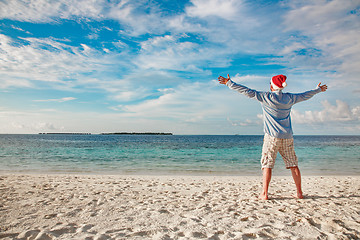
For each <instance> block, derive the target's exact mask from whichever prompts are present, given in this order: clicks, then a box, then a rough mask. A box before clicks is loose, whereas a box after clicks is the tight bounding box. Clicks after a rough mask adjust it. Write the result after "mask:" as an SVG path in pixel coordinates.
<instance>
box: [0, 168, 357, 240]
mask: <svg viewBox="0 0 360 240" xmlns="http://www.w3.org/2000/svg"><path fill="white" fill-rule="evenodd" d="M261 180H262V179H261V176H260V175H259V176H184V175H183V176H153V175H151V176H150V175H147V176H143V175H140V176H139V175H78V174H14V173H8V174H0V194H1V196H3V198H2V199H0V212H1V215H0V239H59V238H60V239H86V238H89V239H90V238H91V239H194V238H196V239H248V238H271V239H279V238H280V239H299V238H300V239H316V238H329V239H339V238H340V239H356V238H360V230H359V229H360V221H359V219H358V213H359V212H360V194H359V191H360V176H317V177H315V176H310V177H303V191H304V196H305V199H294V198H293V197H292V195H294V193H295V186H294V184H293V181H292V178H291V176H274V177H273V179H272V182H271V185H270V190H269V194H270V198H271V199H270V200H268V201H261V200H258V199H257V197H258V194H259V192H260V189H261Z"/></svg>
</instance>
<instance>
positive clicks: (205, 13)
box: [186, 0, 242, 20]
mask: <svg viewBox="0 0 360 240" xmlns="http://www.w3.org/2000/svg"><path fill="white" fill-rule="evenodd" d="M191 2H192V4H193V5H192V6H190V7H188V8H187V9H186V11H187V13H188V15H189V16H190V17H200V18H204V17H220V18H224V19H228V20H233V19H234V17H236V14H237V13H238V12H237V10H238V9H239V6H241V4H242V1H239V0H210V1H209V0H192V1H191Z"/></svg>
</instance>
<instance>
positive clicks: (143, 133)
mask: <svg viewBox="0 0 360 240" xmlns="http://www.w3.org/2000/svg"><path fill="white" fill-rule="evenodd" d="M101 135H173V134H172V133H156V132H142V133H141V132H140V133H139V132H115V133H101Z"/></svg>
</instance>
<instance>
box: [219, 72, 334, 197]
mask: <svg viewBox="0 0 360 240" xmlns="http://www.w3.org/2000/svg"><path fill="white" fill-rule="evenodd" d="M218 80H219V83H220V84H225V85H226V86H228V87H229V88H230V89H233V90H236V91H238V92H239V93H242V94H244V95H245V96H247V97H249V98H254V99H256V100H258V101H259V102H260V103H261V105H262V108H263V118H264V132H265V136H264V145H263V149H262V156H261V167H262V171H263V190H262V192H261V194H260V196H259V199H262V200H268V199H269V198H268V189H269V184H270V180H271V175H272V168H273V167H274V164H275V159H276V155H277V153H278V152H279V153H280V154H281V156H282V158H283V160H284V162H285V167H286V168H287V169H291V174H292V176H293V179H294V182H295V185H296V190H297V194H296V197H297V198H303V193H302V190H301V174H300V170H299V168H298V159H297V157H296V155H295V150H294V139H293V132H292V127H291V119H290V111H291V107H292V106H293V105H294V104H295V103H298V102H301V101H305V100H308V99H310V98H311V97H313V96H314V95H315V94H317V93H320V92H325V91H326V90H327V86H326V85H321V83H319V84H318V86H317V88H316V89H315V90H311V91H307V92H304V93H299V94H293V93H283V92H282V90H283V89H284V88H285V87H286V86H287V84H286V82H285V81H286V76H284V75H277V76H274V77H272V78H271V81H270V90H271V91H270V92H259V91H256V90H253V89H250V88H248V87H245V86H243V85H241V84H236V83H234V82H233V81H231V79H230V76H229V74H228V75H227V78H224V77H222V76H220V77H219V78H218Z"/></svg>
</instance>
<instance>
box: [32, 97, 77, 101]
mask: <svg viewBox="0 0 360 240" xmlns="http://www.w3.org/2000/svg"><path fill="white" fill-rule="evenodd" d="M75 99H76V98H74V97H64V98H59V99H43V100H33V101H34V102H67V101H72V100H75Z"/></svg>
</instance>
